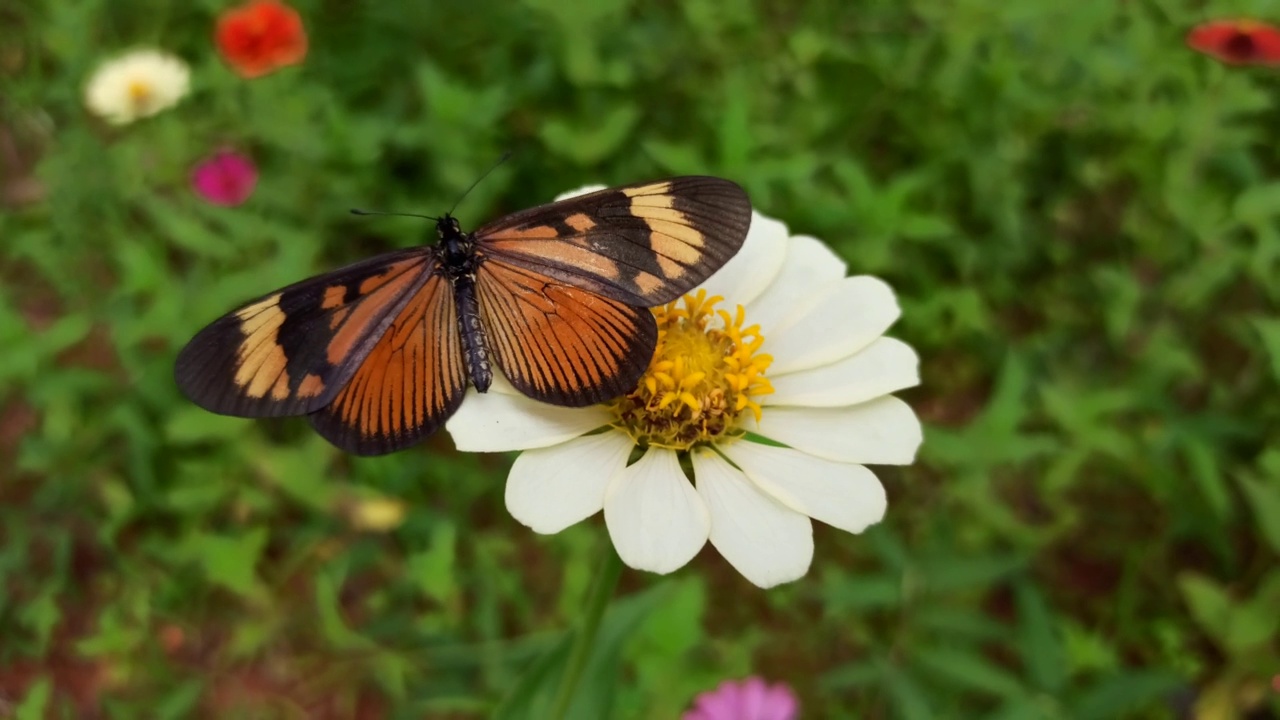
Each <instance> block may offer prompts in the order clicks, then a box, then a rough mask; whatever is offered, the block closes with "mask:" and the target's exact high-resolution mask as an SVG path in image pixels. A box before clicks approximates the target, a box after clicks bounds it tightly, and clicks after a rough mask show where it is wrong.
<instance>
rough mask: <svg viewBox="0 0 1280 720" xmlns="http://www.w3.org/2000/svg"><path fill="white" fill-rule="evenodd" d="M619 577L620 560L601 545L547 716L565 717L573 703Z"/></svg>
mask: <svg viewBox="0 0 1280 720" xmlns="http://www.w3.org/2000/svg"><path fill="white" fill-rule="evenodd" d="M620 577H622V559H621V558H619V557H618V553H617V552H616V551H614V549H613V543H611V542H608V541H606V542H605V552H604V557H603V558H602V559H601V561H600V567H599V568H598V569H597V570H596V575H595V577H594V578H592V580H591V588H590V589H589V590H588V591H587V607H586V613H585V615H583V618H582V625H580V626H579V627H578V628H577V629H576V630H575V631H574V636H573V646H572V647H571V648H570V649H569V660H568V662H567V663H566V664H565V667H564V675H562V676H561V677H560V688H559V689H558V690H556V699H555V702H554V703H553V704H552V706H551V707H552V712H551V717H553V718H558V719H560V720H563V719H564V718H566V717H568V712H569V705H570V703H572V702H573V691H574V690H575V689H576V688H577V686H578V681H579V680H581V679H582V671H583V670H585V669H586V667H587V659H588V658H590V657H591V649H592V646H593V645H594V644H595V640H596V632H597V631H598V630H599V629H600V621H601V620H602V619H603V618H604V610H605V608H606V607H608V605H609V600H610V599H611V598H612V597H613V591H614V590H615V589H616V588H617V587H618V578H620Z"/></svg>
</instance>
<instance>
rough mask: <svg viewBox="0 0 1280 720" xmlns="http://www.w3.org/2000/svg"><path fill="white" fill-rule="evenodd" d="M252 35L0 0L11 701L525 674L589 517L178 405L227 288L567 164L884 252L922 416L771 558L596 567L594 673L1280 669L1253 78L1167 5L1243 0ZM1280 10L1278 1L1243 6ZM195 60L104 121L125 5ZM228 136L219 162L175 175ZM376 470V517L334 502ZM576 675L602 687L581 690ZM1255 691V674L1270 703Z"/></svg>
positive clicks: (1144, 692)
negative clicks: (913, 431)
mask: <svg viewBox="0 0 1280 720" xmlns="http://www.w3.org/2000/svg"><path fill="white" fill-rule="evenodd" d="M295 5H296V7H297V8H298V9H299V11H300V12H301V13H302V15H303V17H304V20H305V23H306V26H307V30H308V34H309V39H310V48H311V49H310V53H309V55H308V57H307V59H306V61H305V63H304V64H302V65H301V66H299V67H295V68H290V69H286V70H283V71H280V72H278V73H275V74H272V75H270V76H267V77H264V78H260V79H256V80H253V81H245V80H242V79H240V78H239V77H237V76H236V75H234V74H233V73H232V72H231V71H229V70H228V69H227V68H226V67H225V66H224V65H223V64H222V63H221V62H220V61H219V59H218V57H217V55H216V53H215V50H214V48H213V46H212V42H211V33H212V27H213V23H214V22H215V18H216V16H217V14H218V12H220V11H221V10H222V9H223V8H224V6H223V5H222V3H218V2H212V1H211V0H201V1H199V2H194V3H177V2H170V1H168V0H134V1H133V2H128V3H124V2H121V3H110V4H108V3H107V2H105V0H83V1H81V2H70V1H69V0H57V1H52V2H47V3H44V4H40V5H35V4H28V5H22V4H19V5H17V6H12V5H11V6H6V7H5V8H2V9H0V23H2V24H3V26H4V27H5V31H4V33H3V34H2V35H0V172H2V173H3V174H2V175H0V203H2V204H0V209H2V211H3V212H2V214H0V348H3V352H0V638H3V640H2V641H0V717H3V716H7V714H9V713H12V714H13V715H14V716H15V717H19V718H36V717H75V716H87V715H89V714H90V713H91V712H95V711H100V712H101V713H102V716H109V717H137V716H147V717H189V716H207V717H213V716H227V717H240V716H246V715H252V716H255V717H303V716H311V717H326V716H333V717H351V716H359V717H370V718H374V717H379V718H380V717H388V718H390V717H424V716H425V717H441V718H473V717H489V716H497V717H508V718H514V717H522V716H525V715H527V714H528V713H529V712H530V711H529V708H530V707H533V706H531V705H530V703H531V702H533V700H532V699H531V698H537V697H542V695H539V693H542V694H544V695H545V694H547V693H550V692H551V691H552V690H553V689H554V684H553V683H552V684H550V685H549V684H548V683H550V680H548V678H552V679H553V677H554V673H555V670H554V668H555V665H554V663H553V662H551V661H549V660H548V658H552V659H554V657H555V656H556V655H555V654H556V653H563V652H564V648H565V647H566V646H565V645H564V644H563V643H564V636H563V634H562V632H563V629H564V628H566V627H568V626H569V625H570V624H571V622H572V621H573V619H574V618H575V617H577V615H578V613H579V612H580V605H581V603H582V602H583V598H584V596H585V593H586V589H587V586H588V585H589V584H590V580H591V575H592V572H593V570H592V568H594V567H595V565H596V562H597V557H598V555H599V554H600V552H601V550H602V547H603V545H602V543H604V542H605V541H606V534H605V532H604V528H603V524H602V523H601V522H600V521H599V518H595V519H593V520H592V521H590V522H587V523H584V524H583V525H581V526H578V527H575V528H572V529H571V530H569V531H567V532H565V533H562V534H560V535H557V536H552V537H543V536H537V535H534V534H533V533H531V532H530V531H529V530H527V529H526V528H524V527H523V526H521V525H519V524H518V523H517V522H515V521H514V520H513V519H512V518H511V517H510V516H509V515H507V513H506V511H505V509H504V508H503V505H502V484H503V478H504V477H505V471H506V469H507V467H508V466H509V463H510V458H508V457H502V456H471V455H462V454H458V453H456V452H454V450H453V449H452V445H451V443H450V442H449V440H448V438H447V437H445V436H443V435H441V436H439V437H436V438H433V439H432V440H431V441H430V442H428V443H427V444H426V445H425V446H424V447H422V448H421V449H417V450H412V451H408V452H404V453H399V454H397V455H394V456H390V457H384V458H376V459H356V458H351V457H347V456H343V455H342V454H340V453H339V452H337V451H336V450H334V449H332V448H331V447H329V446H328V445H327V444H326V443H324V442H323V441H322V440H320V439H318V438H317V437H315V436H314V435H313V434H311V433H310V432H309V431H308V430H307V429H306V428H305V427H304V425H305V423H302V422H299V421H243V420H235V419H227V418H220V417H215V416H212V415H209V414H207V413H204V412H203V411H200V410H198V409H197V408H194V407H193V406H191V405H190V404H189V403H188V402H186V401H185V400H184V399H183V398H182V397H181V396H180V395H179V394H178V392H177V390H176V388H175V387H174V385H173V382H172V375H171V373H172V364H173V359H174V356H175V354H176V352H177V350H178V349H179V348H180V347H181V345H182V343H184V342H185V341H186V340H187V339H188V338H189V336H190V335H191V334H192V333H193V332H194V331H195V330H197V329H198V328H199V327H200V326H201V325H203V323H204V322H207V321H208V320H209V319H212V318H213V317H215V316H217V315H218V314H220V313H222V312H225V311H226V310H227V309H228V308H230V307H232V306H234V305H235V304H236V303H237V302H239V301H242V300H244V299H246V298H248V297H252V296H256V295H258V294H261V293H263V292H265V291H268V290H270V289H272V288H275V287H279V286H282V285H284V284H287V283H289V282H292V281H294V280H297V279H299V278H301V277H304V276H307V275H309V274H313V273H316V272H319V271H321V270H323V269H325V268H330V267H336V266H337V265H339V264H341V263H344V262H347V261H352V260H355V259H358V258H361V257H364V256H367V255H370V254H373V253H376V252H379V251H384V250H387V249H391V248H394V247H400V246H406V245H410V244H415V243H419V242H422V241H423V240H424V238H426V237H427V235H428V234H429V233H430V232H431V231H432V229H431V228H430V227H428V226H426V225H424V224H420V223H417V222H416V221H413V220H407V219H395V218H372V219H371V218H363V219H361V218H353V217H351V216H349V215H348V214H347V213H346V210H347V208H349V207H352V206H361V207H371V208H377V209H383V208H385V209H391V210H404V211H420V212H426V213H431V214H434V213H437V212H439V211H440V210H443V209H445V208H448V207H449V206H450V205H452V204H453V202H454V201H455V200H456V199H457V198H458V196H459V194H460V193H461V191H462V190H463V189H465V188H466V186H467V185H469V184H470V183H471V182H472V181H473V180H474V179H475V178H476V177H477V176H478V175H479V174H480V173H481V172H482V171H483V170H484V169H485V168H487V167H488V166H489V165H491V164H492V163H493V161H494V160H495V159H497V158H498V157H499V156H500V155H501V154H502V152H503V151H504V150H507V149H513V150H514V151H515V154H514V157H513V158H512V159H511V160H510V161H509V162H508V163H506V164H505V165H503V166H502V167H501V168H500V169H498V170H497V171H496V172H494V173H493V175H492V176H490V177H489V178H488V179H486V180H485V181H484V182H483V183H481V184H480V186H479V187H477V188H476V190H475V191H473V192H472V193H471V194H470V195H469V196H468V197H467V199H466V201H465V202H464V203H463V204H462V205H461V206H460V207H459V209H458V214H459V215H460V216H461V217H462V218H463V219H464V224H465V225H466V226H468V227H475V226H476V225H478V224H479V223H480V222H482V221H483V220H485V219H488V218H491V217H495V216H497V215H498V214H501V213H504V212H509V211H512V210H516V209H519V208H522V207H527V206H530V205H533V204H536V203H540V202H544V201H546V200H548V199H549V198H551V197H553V196H554V195H556V194H557V193H560V192H562V191H565V190H567V189H570V188H574V187H577V186H580V185H583V184H587V183H593V182H603V183H621V182H628V181H634V180H639V179H646V178H652V177H659V176H662V175H668V174H677V173H689V172H698V173H708V174H716V175H722V176H725V177H730V178H733V179H734V180H737V181H738V182H740V183H742V184H743V185H744V186H745V187H746V188H747V189H748V190H749V191H750V193H751V195H752V199H753V202H754V204H755V205H756V207H757V208H758V209H759V210H761V211H762V212H764V213H766V214H768V215H771V216H773V217H778V218H781V219H783V220H784V221H785V222H787V223H788V225H789V226H790V227H791V229H792V231H793V232H795V233H804V234H811V235H814V236H816V237H819V238H822V239H823V240H824V241H826V242H827V243H829V244H830V245H831V246H832V247H834V248H836V249H837V251H838V252H839V253H840V254H841V255H843V256H844V257H845V258H846V259H847V260H848V261H849V263H850V266H851V268H852V271H853V272H856V273H871V274H875V275H879V276H881V277H883V278H885V279H886V280H887V281H889V282H890V283H891V284H892V285H893V286H894V288H895V290H896V291H897V292H898V295H899V299H900V302H901V303H902V305H903V309H904V313H903V319H902V320H901V321H900V322H899V324H898V326H897V327H896V328H895V331H894V332H895V334H896V335H897V336H899V337H902V338H903V339H905V340H907V341H908V342H910V343H911V344H912V345H913V346H914V347H915V348H917V350H918V351H919V353H920V355H921V357H922V358H923V367H922V373H923V377H924V384H923V385H922V386H921V387H920V388H917V389H914V390H912V391H909V392H907V393H904V394H903V397H904V398H905V399H906V400H908V401H909V402H910V403H911V404H912V406H913V407H915V408H916V409H917V411H918V412H919V413H920V415H921V416H922V417H923V418H924V420H925V422H926V441H925V444H924V446H923V449H922V456H921V458H920V461H919V462H918V463H917V464H916V465H914V466H912V467H909V468H905V469H882V470H881V471H880V475H881V477H882V478H883V479H884V480H885V481H886V485H887V487H888V490H889V496H890V511H889V515H888V517H887V518H886V520H885V522H884V523H882V524H881V525H879V526H877V527H875V528H873V529H872V530H870V531H869V532H867V533H865V534H864V535H861V536H849V535H845V534H843V533H840V532H837V531H833V530H831V529H830V528H826V527H821V526H819V527H817V528H816V530H815V535H816V538H815V539H816V545H817V555H816V557H815V560H814V565H813V569H812V570H811V572H810V574H809V575H808V577H806V578H805V579H803V580H801V581H799V582H797V583H794V584H791V585H787V586H784V587H781V588H778V589H776V590H771V591H767V592H765V591H760V590H758V589H756V588H754V587H753V586H751V585H750V584H749V583H747V582H746V581H745V580H743V579H742V578H741V577H739V576H738V575H737V574H736V573H735V572H734V571H733V570H732V569H731V568H729V567H728V566H727V565H726V564H725V563H724V561H723V560H722V559H720V558H719V556H718V555H716V554H715V553H714V552H712V551H707V552H704V553H703V554H702V555H700V556H699V557H698V558H696V559H695V560H694V561H693V562H692V563H691V564H690V565H689V566H688V567H687V568H685V569H684V570H682V571H680V572H678V573H676V574H675V575H674V576H671V577H656V576H652V575H647V574H642V573H638V572H634V571H628V572H626V573H624V575H623V578H622V587H621V591H620V593H619V596H618V598H619V599H618V600H616V601H615V603H614V604H613V606H612V607H611V609H610V611H609V613H608V614H607V616H606V621H605V625H604V626H603V627H602V629H601V634H600V636H599V639H598V643H599V644H598V646H597V652H598V655H596V656H593V658H594V661H593V664H592V666H591V667H590V668H588V669H587V675H586V677H587V678H588V682H587V684H586V686H585V688H586V691H585V693H584V696H583V698H580V701H581V702H583V703H594V704H592V705H590V707H592V708H597V709H598V711H599V712H600V713H605V712H611V716H612V717H616V718H671V717H677V716H678V714H679V712H680V711H681V710H682V709H683V708H685V707H687V706H688V703H689V701H690V699H691V698H692V697H693V695H694V694H695V693H697V692H699V691H701V690H704V689H707V688H710V687H712V686H713V685H715V684H716V683H717V682H718V681H720V680H721V679H724V678H731V677H739V676H742V675H745V674H748V673H759V674H761V675H764V676H766V677H768V678H771V679H774V680H780V681H785V682H788V683H790V684H791V685H793V686H794V687H795V688H796V690H797V692H798V693H799V695H800V696H801V699H802V702H803V705H804V707H805V717H807V718H809V717H811V718H841V717H859V718H912V719H914V718H932V717H939V718H947V717H964V718H977V717H984V718H985V717H991V718H1080V719H1085V720H1087V719H1088V718H1119V717H1134V718H1173V717H1184V716H1186V714H1187V713H1194V716H1195V717H1201V718H1236V717H1240V718H1243V717H1246V716H1248V717H1252V718H1265V717H1277V716H1280V700H1277V698H1278V697H1280V693H1278V692H1277V691H1276V690H1274V689H1273V683H1274V682H1275V681H1274V680H1273V676H1275V675H1276V673H1277V672H1280V643H1278V641H1277V637H1278V636H1280V633H1278V632H1277V630H1278V628H1277V624H1278V623H1280V615H1278V614H1277V613H1276V612H1275V610H1274V609H1275V608H1276V607H1277V606H1280V569H1277V567H1278V565H1277V562H1276V561H1277V555H1278V554H1280V530H1277V528H1280V482H1277V481H1278V480H1280V430H1277V428H1280V319H1277V315H1276V308H1277V307H1280V228H1278V227H1277V217H1278V216H1280V181H1277V180H1276V179H1275V178H1276V177H1277V174H1278V171H1280V150H1278V148H1280V142H1278V141H1280V136H1277V131H1276V128H1277V127H1280V111H1278V110H1277V107H1276V102H1275V98H1276V96H1277V91H1278V90H1280V83H1278V82H1277V76H1276V75H1275V73H1274V72H1273V71H1269V70H1265V69H1249V68H1227V67H1224V66H1221V65H1219V64H1217V63H1215V62H1213V61H1211V60H1209V59H1207V58H1205V57H1202V56H1199V55H1196V54H1194V53H1192V52H1191V51H1189V50H1188V49H1187V48H1186V47H1185V46H1184V44H1183V40H1182V38H1183V35H1184V33H1185V31H1186V29H1187V28H1188V27H1190V26H1191V25H1193V24H1194V23H1196V22H1199V21H1201V20H1203V19H1205V18H1209V17H1217V16H1222V15H1250V14H1253V15H1256V16H1259V17H1263V18H1266V17H1268V16H1267V15H1266V11H1267V8H1268V7H1270V6H1268V5H1266V4H1265V3H1249V2H1237V3H1225V2H1223V3H1217V2H1211V3H1209V4H1208V5H1205V4H1202V3H1190V2H1185V1H1179V0H1150V1H1148V2H1129V3H1103V2H1092V3H1090V2H1086V3H1073V4H1066V5H1064V4H1061V3H1057V2H1049V0H1025V1H1024V2H1018V3H995V2H989V1H984V0H908V1H907V2H902V3H890V2H880V1H876V0H871V1H864V2H858V3H838V2H823V1H820V2H814V3H783V2H757V3H752V2H748V1H747V0H732V1H730V2H719V1H716V2H712V0H690V1H689V2H685V3H679V4H676V3H663V4H656V5H655V4H648V3H629V2H626V1H625V0H600V1H591V0H568V1H566V0H556V1H555V2H552V1H551V0H525V2H523V3H518V4H517V3H508V2H499V1H498V0H472V1H471V2H467V3H456V2H432V3H419V4H413V5H412V6H406V5H397V4H389V3H379V4H375V3H340V2H331V1H329V2H326V1H322V0H307V1H305V2H304V1H302V0H299V1H298V2H296V3H295ZM1272 10H1274V8H1272ZM139 44H141V45H157V46H160V47H163V48H165V49H168V50H170V51H173V52H176V53H178V54H179V55H181V56H182V57H183V58H185V59H186V60H187V61H188V62H190V63H191V65H192V68H193V92H192V94H191V96H189V97H188V98H187V99H186V100H185V101H184V102H183V103H182V104H181V105H179V106H178V107H177V108H175V109H173V110H171V111H169V112H166V113H164V114H161V115H158V116H156V117H154V118H151V119H148V120H145V121H141V122H139V123H136V124H134V125H130V126H127V127H124V128H111V127H107V126H104V125H103V124H102V123H100V122H99V121H97V120H95V119H94V118H93V117H92V116H90V115H89V114H88V113H87V112H86V111H85V110H84V108H83V106H82V104H81V100H80V88H81V84H82V83H83V81H84V79H85V78H86V77H87V76H88V74H89V73H90V72H91V71H92V70H93V69H94V68H95V67H96V66H97V65H98V63H100V62H101V61H102V60H104V59H105V58H107V57H108V56H109V55H110V54H112V53H114V52H116V51H118V50H120V49H123V48H127V47H131V46H135V45H139ZM224 144H231V145H234V146H236V147H239V148H241V149H242V150H244V151H246V152H248V153H250V154H251V155H252V156H253V157H254V158H255V160H256V161H257V163H258V165H259V168H260V170H261V181H260V184H259V187H258V188H257V190H256V192H255V194H254V196H253V198H252V199H251V200H250V201H249V202H248V203H246V204H245V205H243V206H241V207H238V208H235V209H222V208H215V207H213V206H210V205H206V204H203V203H202V202H201V201H200V200H199V199H198V198H197V197H196V196H194V195H193V194H192V192H191V191H190V189H189V187H188V180H187V173H188V172H189V169H190V167H191V166H192V164H193V163H195V162H196V161H197V160H198V159H199V158H201V157H202V156H204V155H206V154H208V153H209V152H212V151H213V150H215V149H216V148H218V147H220V146H222V145H224ZM384 501H393V502H395V503H400V504H402V505H403V508H404V512H405V514H404V517H403V522H401V523H400V524H399V525H397V526H395V527H394V528H391V529H386V530H372V529H361V528H360V527H359V526H358V524H357V522H356V518H357V517H358V510H359V508H361V507H364V506H365V504H367V503H370V502H384ZM581 707H587V706H586V705H583V706H581ZM1250 713H1252V714H1250Z"/></svg>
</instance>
